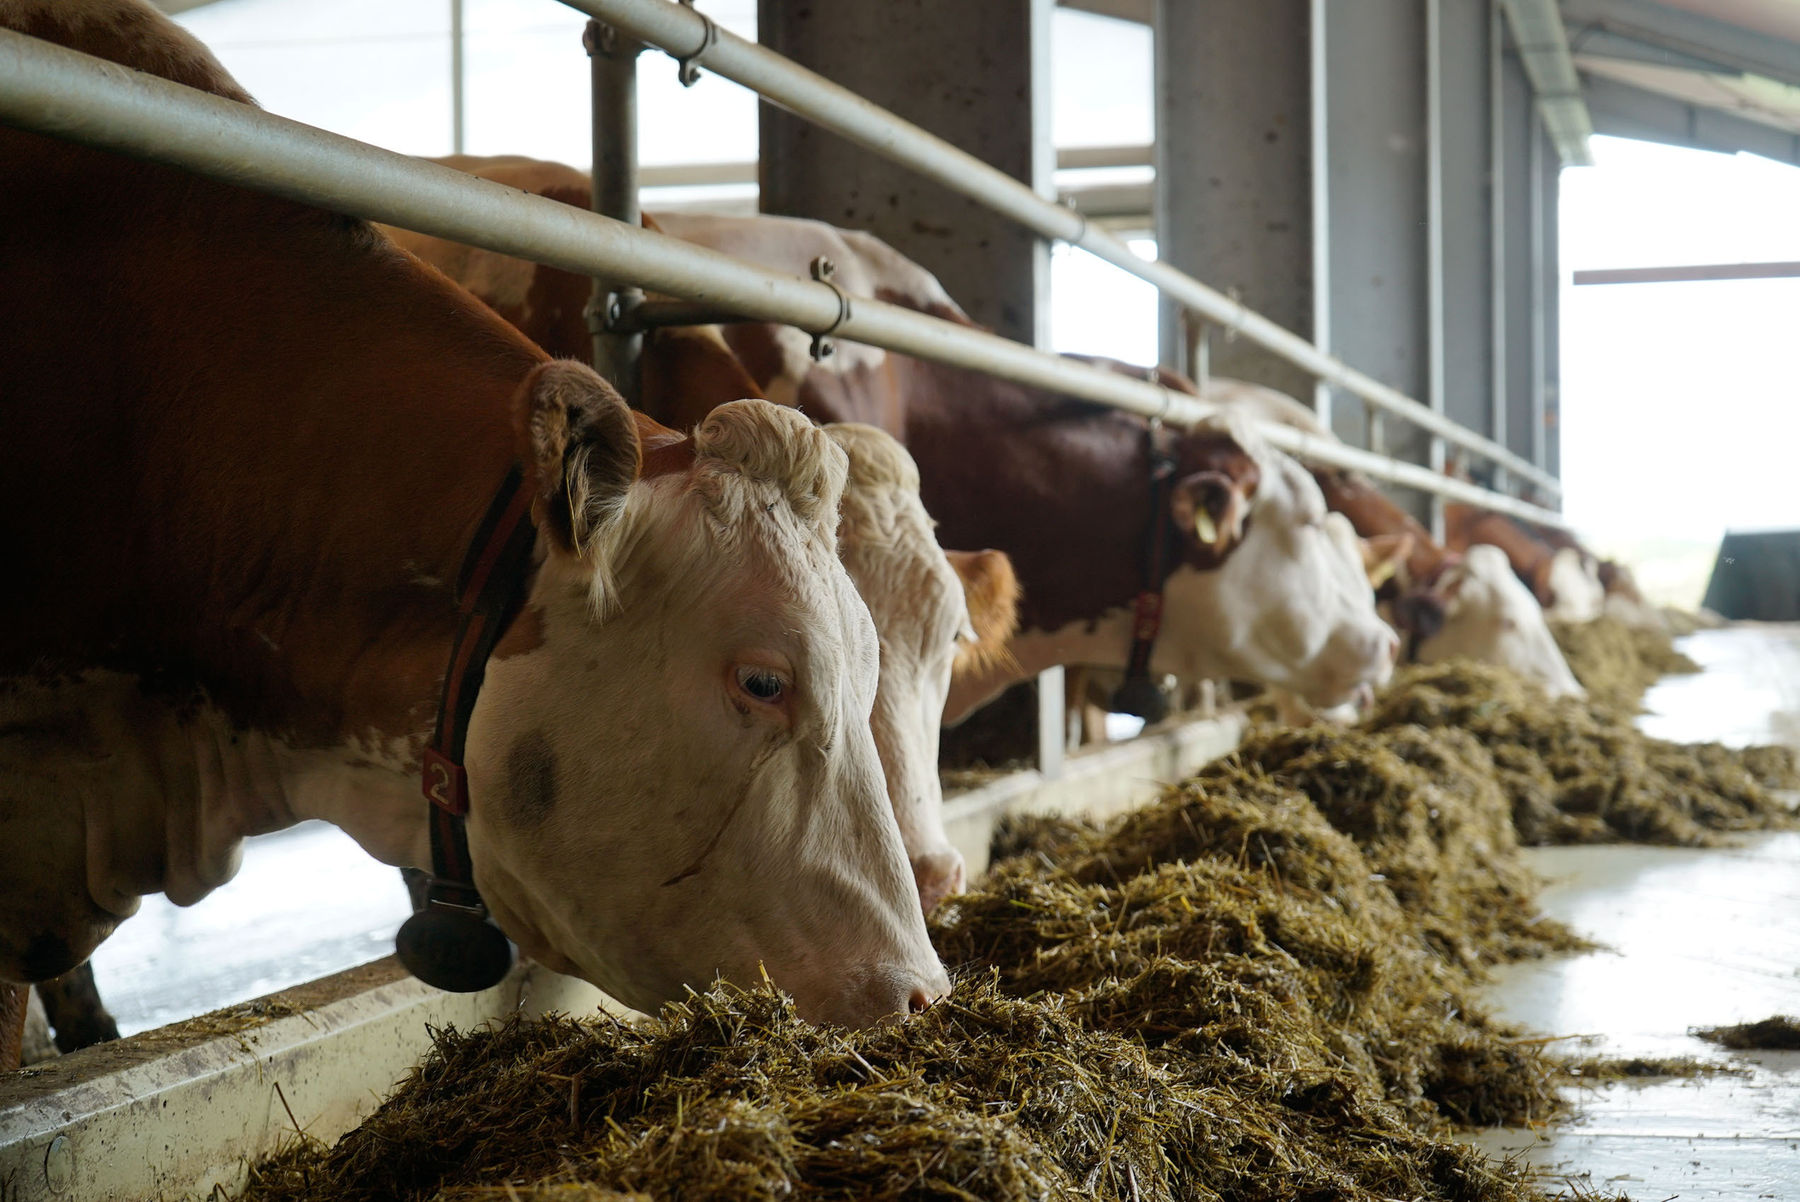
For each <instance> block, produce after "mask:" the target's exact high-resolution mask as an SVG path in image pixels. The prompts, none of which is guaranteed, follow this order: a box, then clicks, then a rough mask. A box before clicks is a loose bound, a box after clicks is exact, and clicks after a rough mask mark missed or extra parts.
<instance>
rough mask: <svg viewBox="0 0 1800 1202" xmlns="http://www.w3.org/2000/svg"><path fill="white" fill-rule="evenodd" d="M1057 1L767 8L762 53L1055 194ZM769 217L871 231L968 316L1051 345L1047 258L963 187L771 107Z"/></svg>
mask: <svg viewBox="0 0 1800 1202" xmlns="http://www.w3.org/2000/svg"><path fill="white" fill-rule="evenodd" d="M1050 15H1051V0H982V3H979V4H970V3H968V2H967V0H832V2H831V3H827V4H805V5H800V4H791V3H786V2H784V0H758V4H757V21H758V26H757V28H758V32H759V36H760V39H761V41H762V42H763V44H764V45H766V46H768V47H770V48H771V49H773V50H774V51H776V52H777V53H779V54H784V55H786V56H788V57H789V58H792V59H794V60H795V61H796V62H799V63H800V64H801V65H803V66H805V67H808V68H810V69H812V70H814V71H817V72H819V73H820V74H821V75H824V76H825V77H827V78H829V79H831V80H834V81H836V82H838V83H841V84H844V85H845V86H847V87H850V88H852V89H854V90H856V91H857V92H860V93H861V94H862V95H864V96H866V97H868V98H869V99H870V100H872V101H874V102H875V103H876V104H879V105H881V106H883V107H885V108H888V109H891V110H892V111H894V112H895V113H898V114H899V115H900V116H902V117H904V118H906V119H907V120H909V121H913V122H915V123H917V124H919V125H921V126H923V127H924V128H926V129H928V130H930V131H931V132H933V133H935V134H938V135H939V136H941V137H944V138H946V139H948V140H949V141H951V142H954V143H955V144H956V145H958V146H960V147H962V148H963V149H964V150H967V151H969V152H970V153H972V154H975V155H977V156H979V157H980V158H982V159H983V160H985V161H986V162H988V163H991V164H993V165H994V166H996V167H998V168H1000V169H1001V170H1003V171H1005V172H1006V173H1007V174H1009V175H1011V176H1013V177H1014V178H1015V179H1019V180H1023V181H1025V182H1027V183H1029V184H1031V185H1032V186H1033V187H1035V188H1036V189H1037V190H1038V191H1040V192H1042V193H1043V194H1045V195H1046V196H1049V195H1053V189H1052V184H1053V178H1052V172H1053V170H1054V168H1055V157H1054V150H1053V148H1052V146H1051V142H1050V118H1049V107H1048V99H1049V89H1048V83H1047V81H1048V79H1049V45H1050V43H1049V39H1050ZM760 130H761V138H762V150H761V169H760V173H759V175H760V183H761V187H762V199H761V205H762V209H763V211H764V212H768V213H782V214H787V215H790V216H797V217H813V218H817V219H819V220H822V221H827V222H830V223H831V224H833V225H839V226H847V227H852V228H856V229H866V230H869V231H870V232H872V233H874V234H876V235H878V236H879V237H881V238H883V239H885V240H886V241H888V242H890V243H892V244H893V245H894V246H895V247H896V248H897V249H899V250H900V251H901V252H902V253H903V254H905V255H907V256H908V257H910V258H912V259H915V260H917V261H918V262H920V263H922V264H923V265H924V266H925V267H927V268H929V269H930V270H931V271H932V272H934V273H935V274H936V275H937V277H938V278H939V279H940V280H942V281H943V284H944V287H945V288H946V289H948V290H949V292H950V295H951V296H953V297H955V298H956V300H957V301H958V303H960V304H961V305H962V306H963V307H964V308H965V309H967V310H968V312H969V315H970V316H971V317H973V318H974V319H975V320H976V321H978V322H981V323H982V324H983V325H986V326H989V327H992V328H993V329H995V330H997V331H998V332H999V333H1001V334H1003V335H1005V336H1007V337H1009V338H1015V339H1018V340H1020V341H1024V342H1032V343H1037V344H1040V345H1041V344H1044V343H1046V342H1047V337H1046V335H1047V333H1048V328H1049V304H1048V295H1049V292H1048V289H1049V278H1050V275H1049V253H1048V249H1047V248H1046V247H1044V246H1043V245H1041V244H1040V243H1039V241H1038V240H1037V238H1036V237H1034V236H1033V235H1032V234H1030V233H1029V232H1027V231H1025V230H1023V229H1022V228H1020V227H1018V226H1016V225H1014V224H1013V223H1011V222H1009V221H1007V220H1005V219H1004V218H1001V217H997V216H994V215H992V214H991V213H989V212H988V211H987V210H986V209H984V208H982V207H981V206H979V205H977V204H975V203H974V202H973V201H969V200H965V199H964V198H963V197H961V196H959V195H957V194H956V193H953V192H950V191H948V190H947V189H944V188H941V187H939V186H938V185H936V184H933V183H930V182H927V181H925V180H922V179H920V178H919V177H917V176H915V175H913V174H912V173H911V172H909V171H907V170H906V169H905V168H904V167H898V166H894V165H892V164H890V163H888V162H887V161H885V160H883V159H880V158H877V157H876V156H874V155H872V154H869V153H868V152H866V151H864V150H861V149H859V148H857V147H855V146H852V145H850V144H849V143H848V142H845V141H843V140H842V139H840V138H838V137H836V136H835V135H833V134H829V133H825V132H823V131H821V130H819V129H817V128H816V127H814V126H812V125H810V124H808V123H807V122H806V121H804V120H802V119H800V118H798V117H795V116H793V115H792V114H790V113H787V112H784V111H782V110H780V109H777V108H774V107H772V106H770V105H768V104H764V105H763V106H762V112H761V119H760Z"/></svg>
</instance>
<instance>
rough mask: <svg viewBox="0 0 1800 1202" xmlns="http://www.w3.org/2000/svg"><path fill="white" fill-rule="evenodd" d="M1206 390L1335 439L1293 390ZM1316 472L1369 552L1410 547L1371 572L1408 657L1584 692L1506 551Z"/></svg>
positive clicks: (1346, 474)
mask: <svg viewBox="0 0 1800 1202" xmlns="http://www.w3.org/2000/svg"><path fill="white" fill-rule="evenodd" d="M1164 382H1165V383H1166V384H1169V385H1170V386H1171V387H1176V388H1183V389H1185V390H1189V391H1196V392H1197V391H1198V390H1197V389H1194V386H1193V385H1192V383H1190V382H1189V381H1187V380H1185V379H1183V378H1182V377H1180V376H1174V375H1172V374H1171V375H1166V376H1165V378H1164ZM1205 395H1206V397H1207V399H1209V400H1216V401H1219V402H1220V403H1222V404H1227V405H1230V406H1232V407H1233V408H1236V409H1239V410H1242V411H1244V412H1247V413H1251V414H1254V415H1255V416H1256V417H1257V418H1258V419H1260V420H1262V421H1269V422H1277V423H1280V424H1282V425H1288V426H1293V427H1294V428H1296V429H1299V430H1302V431H1305V432H1306V433H1308V434H1311V435H1314V436H1315V437H1319V438H1323V439H1326V440H1329V441H1332V442H1335V441H1337V437H1336V435H1334V434H1333V433H1332V432H1331V430H1330V428H1329V427H1327V426H1326V425H1325V424H1324V423H1322V422H1321V421H1319V419H1318V416H1317V415H1316V414H1314V412H1313V411H1312V410H1311V409H1308V408H1307V407H1306V406H1305V405H1302V404H1301V403H1300V402H1299V401H1297V400H1295V399H1294V398H1293V397H1290V396H1288V395H1287V394H1285V393H1282V392H1278V391H1276V390H1275V389H1272V388H1267V387H1264V386H1263V385H1260V384H1250V383H1246V382H1244V381H1242V380H1229V379H1211V380H1208V381H1207V386H1206V392H1205ZM1313 478H1314V479H1315V480H1317V481H1318V483H1319V487H1320V488H1321V489H1322V490H1323V492H1324V494H1325V503H1326V504H1327V505H1328V506H1330V507H1331V510H1332V512H1333V513H1341V514H1343V515H1344V516H1345V517H1346V518H1348V519H1349V521H1350V524H1351V526H1352V527H1354V529H1355V531H1356V533H1357V534H1358V535H1359V536H1361V537H1362V538H1363V539H1364V540H1366V541H1371V542H1376V541H1378V543H1379V545H1378V546H1377V547H1374V548H1372V552H1373V555H1372V559H1373V562H1376V563H1385V562H1386V561H1387V560H1388V559H1389V557H1390V556H1393V555H1394V554H1396V553H1397V552H1402V551H1403V552H1404V556H1403V558H1401V559H1400V560H1399V562H1398V564H1397V570H1396V571H1394V572H1393V573H1392V574H1391V579H1379V580H1378V579H1373V578H1372V579H1371V583H1372V584H1374V585H1375V586H1376V588H1377V589H1378V590H1379V594H1378V595H1379V596H1381V598H1382V607H1381V608H1382V613H1383V615H1384V616H1385V617H1386V618H1387V619H1388V621H1390V622H1391V623H1393V625H1394V627H1395V628H1396V629H1397V630H1399V631H1400V632H1401V633H1402V634H1403V635H1404V636H1406V638H1407V641H1408V644H1409V658H1410V659H1412V660H1413V661H1415V662H1418V663H1427V664H1430V663H1438V662H1441V661H1443V660H1446V659H1473V660H1478V661H1480V662H1482V663H1489V664H1497V665H1499V666H1501V667H1504V668H1508V669H1511V670H1512V671H1514V672H1516V673H1518V674H1519V675H1521V676H1523V677H1525V678H1526V679H1527V680H1532V681H1535V682H1536V683H1537V684H1538V685H1539V686H1540V687H1542V688H1543V689H1544V690H1545V691H1546V692H1548V693H1549V694H1550V695H1551V696H1553V697H1560V696H1581V695H1582V692H1583V690H1582V688H1581V685H1580V684H1579V683H1578V682H1577V681H1576V679H1575V674H1574V673H1573V672H1571V671H1570V670H1569V665H1568V661H1567V660H1565V659H1564V658H1563V654H1562V650H1561V649H1560V648H1559V647H1557V645H1556V639H1555V638H1554V637H1553V636H1552V635H1551V633H1550V628H1549V627H1548V626H1547V625H1546V624H1545V614H1544V610H1543V607H1542V606H1540V605H1539V604H1538V601H1537V598H1536V597H1535V596H1533V594H1532V593H1531V591H1530V590H1529V589H1527V588H1526V587H1525V585H1524V584H1523V583H1522V582H1520V581H1519V580H1518V579H1517V578H1516V577H1515V576H1514V575H1513V573H1512V569H1511V567H1510V566H1508V564H1507V561H1506V558H1505V557H1504V556H1503V555H1501V556H1496V555H1494V554H1490V553H1488V552H1482V553H1480V554H1473V555H1471V554H1466V553H1465V554H1457V553H1453V552H1450V551H1446V550H1445V549H1444V548H1443V547H1442V546H1440V545H1439V544H1438V543H1437V541H1436V540H1435V539H1433V538H1432V537H1431V534H1430V532H1429V531H1427V530H1426V529H1425V527H1424V526H1422V525H1420V524H1419V522H1418V521H1417V520H1416V519H1414V518H1413V516H1412V515H1411V514H1409V513H1407V512H1406V511H1405V510H1404V509H1402V508H1400V506H1398V505H1396V504H1395V503H1394V502H1393V501H1392V500H1391V499H1390V498H1389V497H1388V496H1387V495H1386V494H1384V493H1383V492H1382V491H1381V490H1380V489H1379V488H1377V487H1376V486H1375V484H1374V482H1373V481H1371V480H1369V479H1368V477H1366V476H1364V475H1362V474H1361V473H1360V472H1351V471H1345V470H1343V469H1342V468H1324V467H1316V468H1314V469H1313Z"/></svg>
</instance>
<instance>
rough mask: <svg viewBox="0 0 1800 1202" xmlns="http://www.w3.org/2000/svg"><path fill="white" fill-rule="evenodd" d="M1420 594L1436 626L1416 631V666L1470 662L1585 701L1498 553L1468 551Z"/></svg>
mask: <svg viewBox="0 0 1800 1202" xmlns="http://www.w3.org/2000/svg"><path fill="white" fill-rule="evenodd" d="M1425 592H1426V593H1427V595H1428V596H1429V598H1430V600H1431V602H1432V604H1433V605H1435V606H1436V607H1437V614H1438V623H1439V624H1438V627H1437V629H1436V630H1435V631H1432V632H1429V633H1428V632H1427V631H1426V630H1425V629H1420V630H1419V631H1418V638H1417V640H1416V646H1417V648H1418V660H1419V662H1420V663H1424V664H1434V663H1438V662H1439V661H1441V660H1447V659H1472V660H1477V661H1479V662H1481V663H1487V664H1496V665H1498V666H1500V667H1502V668H1508V669H1510V670H1512V671H1514V672H1516V673H1518V674H1519V675H1520V676H1523V677H1525V678H1526V679H1527V680H1531V681H1535V682H1536V683H1537V684H1538V685H1540V686H1542V688H1543V689H1544V691H1545V692H1547V693H1549V694H1550V695H1551V696H1552V697H1580V696H1583V695H1584V693H1583V690H1582V687H1581V685H1580V684H1579V683H1578V682H1577V681H1576V679H1575V674H1574V673H1572V672H1570V671H1569V664H1568V661H1567V660H1565V659H1564V658H1563V654H1562V651H1561V649H1560V648H1558V647H1557V645H1556V639H1555V638H1553V637H1552V636H1551V634H1550V628H1549V626H1547V625H1545V622H1544V610H1543V607H1542V606H1540V605H1539V604H1538V600H1537V598H1536V597H1534V596H1533V595H1532V592H1531V590H1530V589H1529V588H1527V587H1526V586H1525V583H1524V582H1523V581H1521V580H1520V579H1519V578H1518V577H1517V576H1516V575H1514V574H1513V570H1512V565H1511V563H1509V562H1508V561H1507V558H1506V552H1505V551H1503V550H1501V549H1500V548H1499V547H1496V546H1493V545H1492V544H1489V543H1476V544H1475V545H1473V546H1471V547H1470V548H1469V549H1468V551H1467V552H1465V553H1464V555H1463V557H1462V559H1461V560H1460V561H1453V562H1452V563H1450V564H1449V565H1448V566H1447V567H1445V568H1444V570H1443V572H1442V573H1441V574H1440V575H1439V577H1438V579H1437V580H1436V581H1434V582H1432V584H1431V585H1430V587H1429V589H1427V590H1425ZM1402 600H1403V601H1404V598H1402ZM1403 619H1404V615H1396V620H1397V621H1401V620H1403Z"/></svg>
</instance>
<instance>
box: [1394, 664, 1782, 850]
mask: <svg viewBox="0 0 1800 1202" xmlns="http://www.w3.org/2000/svg"><path fill="white" fill-rule="evenodd" d="M1407 727H1419V728H1423V729H1424V730H1425V731H1426V732H1428V733H1429V736H1430V737H1431V738H1433V739H1436V740H1444V741H1447V742H1448V743H1453V744H1455V745H1456V746H1457V747H1460V748H1466V747H1467V746H1468V745H1469V741H1468V738H1467V737H1465V736H1472V737H1473V739H1474V741H1475V742H1476V743H1479V744H1480V746H1481V748H1482V749H1483V750H1484V751H1485V752H1486V754H1487V756H1488V758H1489V759H1490V760H1491V762H1492V764H1493V768H1494V773H1495V775H1496V777H1497V779H1498V781H1499V784H1500V786H1501V788H1502V789H1503V790H1504V791H1505V793H1506V795H1507V797H1508V798H1509V800H1510V801H1511V804H1512V816H1513V824H1514V826H1515V827H1516V828H1517V830H1518V835H1519V839H1520V841H1521V842H1524V843H1527V844H1544V843H1602V842H1616V841H1619V840H1629V841H1634V842H1643V843H1660V844H1668V845H1676V846H1690V847H1704V846H1710V845H1712V844H1715V843H1716V842H1717V841H1718V838H1719V835H1720V833H1721V832H1732V831H1749V830H1776V829H1787V828H1791V827H1793V826H1795V825H1796V818H1795V812H1794V809H1793V807H1792V806H1790V805H1789V804H1788V803H1787V802H1785V801H1784V800H1783V799H1782V798H1781V797H1779V796H1778V795H1777V793H1776V792H1775V791H1776V790H1791V789H1795V788H1800V768H1797V766H1796V761H1795V756H1794V753H1793V752H1792V751H1791V750H1790V749H1788V748H1784V747H1751V748H1744V749H1733V748H1729V747H1724V746H1721V745H1719V744H1717V743H1670V742H1666V741H1664V740H1661V739H1653V738H1650V737H1649V736H1647V735H1644V734H1642V733H1641V732H1639V731H1638V730H1637V729H1636V728H1635V727H1634V726H1632V724H1631V720H1630V718H1629V717H1628V716H1627V715H1625V714H1624V713H1622V712H1621V711H1619V710H1616V709H1612V708H1609V707H1607V706H1605V705H1599V704H1593V703H1590V702H1587V701H1583V700H1579V699H1575V698H1567V697H1564V698H1556V699H1549V698H1546V697H1545V696H1544V695H1543V694H1542V693H1541V692H1540V691H1538V690H1537V689H1535V688H1533V687H1531V686H1530V685H1529V684H1527V683H1525V682H1523V681H1521V680H1520V679H1519V678H1518V677H1516V676H1514V675H1512V674H1510V673H1508V672H1506V671H1505V670H1504V669H1500V668H1494V667H1490V666H1487V665H1481V664H1471V663H1466V662H1460V661H1452V662H1450V663H1444V664H1431V665H1425V666H1419V667H1412V668H1407V669H1403V670H1402V671H1401V672H1399V673H1397V674H1396V676H1395V679H1394V682H1393V683H1392V684H1391V685H1390V686H1389V687H1388V688H1387V690H1386V691H1385V692H1384V693H1383V694H1382V695H1381V696H1380V697H1379V698H1377V701H1376V705H1375V708H1374V710H1373V711H1372V712H1371V714H1370V715H1369V717H1368V718H1367V720H1366V721H1365V722H1364V724H1363V728H1364V729H1366V730H1368V731H1370V732H1372V733H1377V734H1379V733H1381V732H1386V731H1394V730H1400V729H1404V728H1407Z"/></svg>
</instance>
